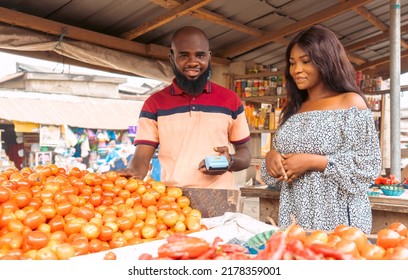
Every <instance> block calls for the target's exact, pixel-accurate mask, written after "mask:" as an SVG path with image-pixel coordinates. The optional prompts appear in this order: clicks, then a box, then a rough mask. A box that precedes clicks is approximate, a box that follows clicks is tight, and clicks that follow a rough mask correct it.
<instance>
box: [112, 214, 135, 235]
mask: <svg viewBox="0 0 408 280" xmlns="http://www.w3.org/2000/svg"><path fill="white" fill-rule="evenodd" d="M116 223H117V224H118V228H119V230H120V231H125V230H127V229H131V228H132V227H133V223H132V221H131V220H130V219H129V218H128V217H123V216H122V217H119V218H118V219H117V221H116Z"/></svg>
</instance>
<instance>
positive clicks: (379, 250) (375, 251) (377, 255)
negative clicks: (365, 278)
mask: <svg viewBox="0 0 408 280" xmlns="http://www.w3.org/2000/svg"><path fill="white" fill-rule="evenodd" d="M384 255H385V249H384V248H383V247H381V246H378V245H375V244H371V243H367V244H366V246H364V248H363V250H361V256H362V257H363V258H365V259H367V260H381V259H383V257H384Z"/></svg>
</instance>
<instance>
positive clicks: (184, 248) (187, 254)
mask: <svg viewBox="0 0 408 280" xmlns="http://www.w3.org/2000/svg"><path fill="white" fill-rule="evenodd" d="M167 241H168V243H166V244H163V245H161V246H160V247H159V248H158V256H159V258H165V257H169V258H173V259H193V258H196V257H198V256H200V255H202V254H204V253H205V252H207V251H208V250H209V249H210V245H209V244H208V243H207V241H205V240H204V239H201V238H198V237H192V236H186V235H179V234H175V235H172V236H170V237H168V238H167Z"/></svg>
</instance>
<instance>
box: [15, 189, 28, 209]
mask: <svg viewBox="0 0 408 280" xmlns="http://www.w3.org/2000/svg"><path fill="white" fill-rule="evenodd" d="M13 199H14V201H15V202H16V204H17V207H18V208H20V209H22V208H24V207H26V206H27V205H28V204H29V203H30V200H31V197H30V196H29V194H27V193H25V192H18V193H16V194H15V195H14V197H13Z"/></svg>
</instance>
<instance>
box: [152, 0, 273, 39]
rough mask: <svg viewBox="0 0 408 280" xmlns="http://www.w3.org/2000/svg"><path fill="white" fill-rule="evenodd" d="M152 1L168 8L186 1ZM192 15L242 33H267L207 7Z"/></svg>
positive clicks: (255, 34)
mask: <svg viewBox="0 0 408 280" xmlns="http://www.w3.org/2000/svg"><path fill="white" fill-rule="evenodd" d="M150 2H152V3H154V4H156V5H159V6H161V7H163V8H166V9H174V8H175V7H178V6H180V5H182V4H183V3H185V2H186V1H183V0H150ZM189 15H190V16H192V17H195V18H199V19H202V20H207V21H210V22H213V23H216V24H218V25H222V26H225V27H228V28H231V29H234V30H237V31H240V32H242V33H246V34H249V35H252V36H254V37H258V36H262V35H264V34H265V32H264V31H262V30H259V29H257V28H254V27H250V26H246V25H244V24H241V23H237V22H235V21H232V20H229V19H227V18H225V17H223V16H221V15H219V14H217V13H213V12H211V11H209V10H207V9H205V8H200V9H197V10H194V11H192V12H190V13H189Z"/></svg>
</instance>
